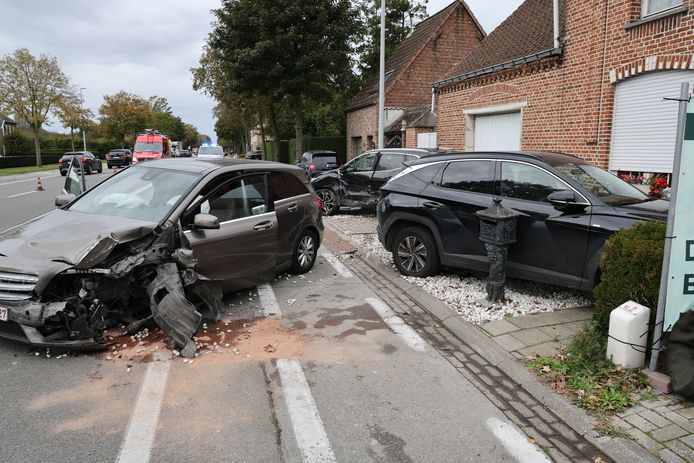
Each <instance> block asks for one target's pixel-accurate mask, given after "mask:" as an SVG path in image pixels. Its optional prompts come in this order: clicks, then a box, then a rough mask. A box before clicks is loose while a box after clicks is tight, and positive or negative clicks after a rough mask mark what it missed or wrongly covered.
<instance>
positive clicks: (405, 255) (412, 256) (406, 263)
mask: <svg viewBox="0 0 694 463" xmlns="http://www.w3.org/2000/svg"><path fill="white" fill-rule="evenodd" d="M427 257H428V255H427V248H426V246H425V245H424V243H423V242H422V241H420V240H419V239H417V237H415V236H412V235H408V236H406V237H405V238H404V239H403V240H402V241H400V244H399V245H398V258H399V259H400V262H401V263H402V266H403V268H405V269H406V270H407V271H408V272H415V273H419V272H421V271H422V269H424V266H425V265H426V263H427Z"/></svg>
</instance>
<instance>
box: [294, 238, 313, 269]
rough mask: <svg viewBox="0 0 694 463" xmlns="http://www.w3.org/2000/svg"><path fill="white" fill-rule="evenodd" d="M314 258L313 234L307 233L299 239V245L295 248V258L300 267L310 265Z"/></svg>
mask: <svg viewBox="0 0 694 463" xmlns="http://www.w3.org/2000/svg"><path fill="white" fill-rule="evenodd" d="M315 258H316V244H315V242H314V239H313V236H311V235H309V234H307V235H305V236H304V237H303V238H301V241H299V247H298V249H297V260H298V261H299V265H300V266H301V267H302V268H306V266H308V265H311V263H312V262H313V261H314V259H315Z"/></svg>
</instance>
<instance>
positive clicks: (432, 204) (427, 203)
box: [422, 201, 443, 209]
mask: <svg viewBox="0 0 694 463" xmlns="http://www.w3.org/2000/svg"><path fill="white" fill-rule="evenodd" d="M422 205H423V206H424V207H426V208H429V209H436V208H438V207H441V206H443V204H441V203H436V202H434V201H424V202H423V203H422Z"/></svg>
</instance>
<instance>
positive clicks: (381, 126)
mask: <svg viewBox="0 0 694 463" xmlns="http://www.w3.org/2000/svg"><path fill="white" fill-rule="evenodd" d="M385 67H386V0H381V66H380V70H379V79H378V149H383V131H384V130H385V122H386V121H385V112H386V111H385V103H386V96H385V93H384V92H385V76H386V70H385Z"/></svg>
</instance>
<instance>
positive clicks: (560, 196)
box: [547, 190, 585, 211]
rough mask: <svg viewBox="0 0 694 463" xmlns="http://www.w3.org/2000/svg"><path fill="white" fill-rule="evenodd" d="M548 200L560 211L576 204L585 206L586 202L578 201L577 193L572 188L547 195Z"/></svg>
mask: <svg viewBox="0 0 694 463" xmlns="http://www.w3.org/2000/svg"><path fill="white" fill-rule="evenodd" d="M547 201H549V202H550V203H551V204H552V205H553V206H554V207H555V208H556V209H558V210H560V211H563V210H566V209H569V208H572V207H576V206H583V207H585V204H583V203H579V202H578V200H577V199H576V194H575V193H574V192H573V191H571V190H561V191H555V192H554V193H551V194H550V195H548V196H547Z"/></svg>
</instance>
